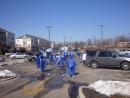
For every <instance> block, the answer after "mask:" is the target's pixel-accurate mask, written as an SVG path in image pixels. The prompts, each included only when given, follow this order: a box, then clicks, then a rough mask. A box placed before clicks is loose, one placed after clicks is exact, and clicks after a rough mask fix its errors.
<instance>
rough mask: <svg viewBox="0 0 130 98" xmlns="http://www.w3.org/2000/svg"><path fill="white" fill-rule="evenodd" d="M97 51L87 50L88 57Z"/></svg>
mask: <svg viewBox="0 0 130 98" xmlns="http://www.w3.org/2000/svg"><path fill="white" fill-rule="evenodd" d="M96 53H97V51H87V56H88V57H94V56H95V55H96Z"/></svg>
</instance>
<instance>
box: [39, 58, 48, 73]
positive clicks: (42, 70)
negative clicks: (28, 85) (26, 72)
mask: <svg viewBox="0 0 130 98" xmlns="http://www.w3.org/2000/svg"><path fill="white" fill-rule="evenodd" d="M46 65H47V62H46V60H45V59H44V57H43V56H41V57H40V69H41V72H42V73H43V72H44V71H45V67H46Z"/></svg>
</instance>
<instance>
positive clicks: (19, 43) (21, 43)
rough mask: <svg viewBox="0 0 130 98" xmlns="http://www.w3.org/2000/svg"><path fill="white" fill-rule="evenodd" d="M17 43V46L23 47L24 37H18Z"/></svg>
mask: <svg viewBox="0 0 130 98" xmlns="http://www.w3.org/2000/svg"><path fill="white" fill-rule="evenodd" d="M15 43H16V47H23V39H16V40H15Z"/></svg>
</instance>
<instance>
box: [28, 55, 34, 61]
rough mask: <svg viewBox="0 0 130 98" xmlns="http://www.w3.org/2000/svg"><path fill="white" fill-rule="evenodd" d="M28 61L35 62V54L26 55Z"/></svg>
mask: <svg viewBox="0 0 130 98" xmlns="http://www.w3.org/2000/svg"><path fill="white" fill-rule="evenodd" d="M28 61H30V62H35V61H36V55H29V56H28Z"/></svg>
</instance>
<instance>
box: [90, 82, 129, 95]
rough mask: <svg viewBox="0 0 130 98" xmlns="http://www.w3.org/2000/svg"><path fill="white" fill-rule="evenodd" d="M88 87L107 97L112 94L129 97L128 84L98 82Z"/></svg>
mask: <svg viewBox="0 0 130 98" xmlns="http://www.w3.org/2000/svg"><path fill="white" fill-rule="evenodd" d="M89 87H90V88H94V90H95V91H97V92H100V93H101V94H104V95H107V96H111V95H114V94H122V95H128V96H129V95H130V82H124V81H102V80H99V81H96V82H94V83H91V84H90V85H89Z"/></svg>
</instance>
